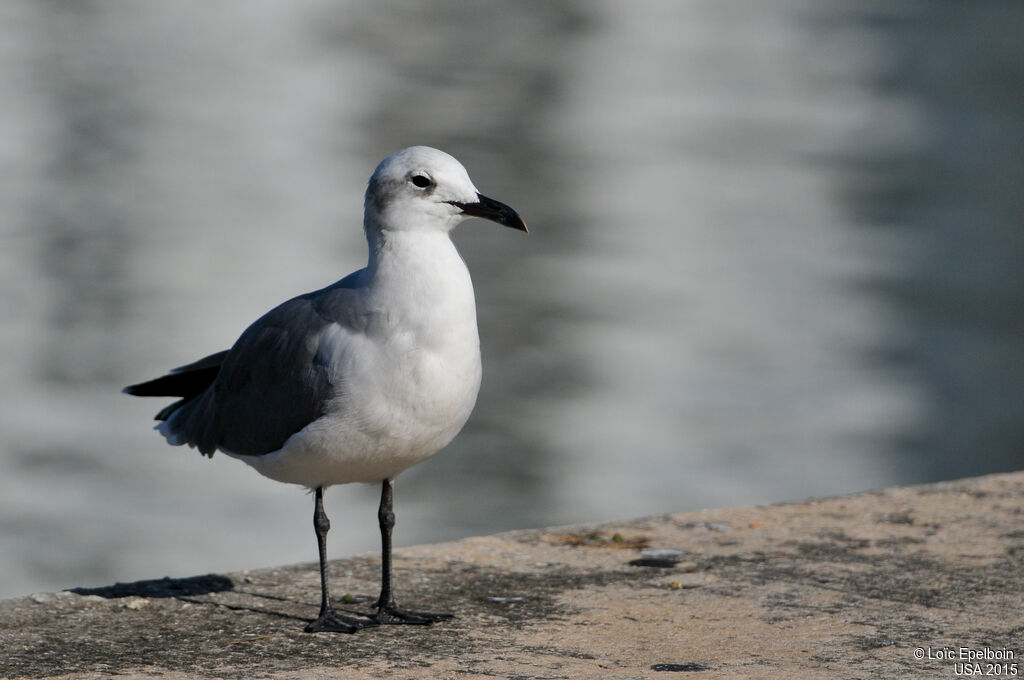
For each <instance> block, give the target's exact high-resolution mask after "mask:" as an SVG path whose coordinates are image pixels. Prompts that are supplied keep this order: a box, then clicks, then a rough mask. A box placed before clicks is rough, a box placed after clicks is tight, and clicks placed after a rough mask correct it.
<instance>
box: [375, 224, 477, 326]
mask: <svg viewBox="0 0 1024 680" xmlns="http://www.w3.org/2000/svg"><path fill="white" fill-rule="evenodd" d="M367 239H368V241H369V243H370V258H369V262H368V263H367V267H366V272H367V278H368V291H367V293H368V295H369V299H370V301H371V304H372V305H373V306H379V307H381V308H385V309H387V310H388V311H389V313H390V314H393V315H394V316H395V319H396V320H397V319H406V320H409V319H413V318H415V319H419V320H421V322H425V323H429V324H430V325H437V326H442V327H443V326H444V325H446V324H453V325H456V326H463V325H465V324H471V325H472V327H473V331H474V334H475V331H476V302H475V300H474V297H473V282H472V280H471V279H470V277H469V270H468V269H467V268H466V264H465V262H464V261H463V260H462V256H460V255H459V251H458V250H456V248H455V244H454V243H452V240H451V237H450V236H449V234H448V232H445V231H441V230H433V231H398V230H374V231H373V232H371V231H370V230H367ZM428 320H429V321H428Z"/></svg>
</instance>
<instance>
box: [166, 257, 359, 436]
mask: <svg viewBox="0 0 1024 680" xmlns="http://www.w3.org/2000/svg"><path fill="white" fill-rule="evenodd" d="M361 274H362V272H356V273H355V274H353V275H350V276H348V277H346V278H344V279H342V280H341V281H339V282H338V283H336V284H334V285H332V286H329V287H327V288H324V289H322V290H319V291H316V292H313V293H308V294H306V295H300V296H299V297H296V298H292V299H291V300H288V301H287V302H285V303H283V304H281V305H278V306H277V307H275V308H274V309H272V310H270V311H269V312H267V313H266V314H264V315H263V316H262V317H260V318H259V319H258V320H256V322H255V323H253V324H252V325H251V326H249V327H248V328H247V329H246V330H245V332H244V333H242V335H241V337H239V338H238V341H237V342H235V344H234V346H233V347H232V348H231V349H230V350H228V351H227V353H226V354H223V353H222V354H221V355H212V356H211V357H210V359H212V358H214V357H217V358H220V357H221V356H222V357H223V359H222V362H221V363H220V368H219V370H218V371H217V373H216V377H215V378H213V380H212V382H211V383H210V384H209V385H208V386H207V387H206V388H205V389H204V390H203V391H202V392H199V393H198V394H195V396H193V397H191V398H187V397H186V398H185V399H182V400H181V401H179V402H176V403H175V404H172V405H171V406H169V407H167V408H165V409H164V410H163V411H161V412H160V414H159V415H158V418H160V416H163V418H162V419H165V420H166V425H164V426H162V430H163V431H164V434H165V435H166V436H167V439H168V441H170V442H171V443H173V444H188V445H189V446H193V447H195V448H197V449H199V450H200V451H201V452H202V453H203V454H205V455H208V456H212V455H213V452H214V451H215V450H216V449H218V448H220V449H223V450H226V451H230V452H231V453H234V454H242V455H250V456H259V455H263V454H266V453H270V452H271V451H276V450H277V449H279V448H281V446H282V445H283V444H284V442H285V440H287V439H288V438H289V437H290V436H292V435H293V434H295V433H296V432H298V431H299V430H301V429H302V428H304V427H306V425H308V424H309V423H311V422H313V421H314V420H316V419H317V418H319V417H320V416H322V415H323V414H324V409H325V407H326V404H327V402H328V401H329V400H330V398H331V397H332V396H333V395H334V393H335V388H336V386H335V384H334V382H335V377H336V376H335V372H334V371H333V370H332V367H331V366H330V361H331V359H332V356H333V353H332V352H326V351H324V352H322V351H321V347H320V338H321V331H323V329H324V328H325V327H326V326H328V325H330V324H339V325H340V326H342V327H343V328H345V329H346V330H348V331H350V332H360V331H362V330H365V324H366V314H365V313H364V310H363V309H362V298H361V297H360V296H359V295H358V292H357V291H356V290H355V288H356V287H357V286H358V283H359V281H360V278H361V277H360V275H361ZM203 361H206V360H201V361H200V362H196V364H192V365H190V366H196V365H199V366H200V369H201V370H209V368H208V366H206V365H203V363H202V362H203ZM187 368H189V367H183V368H182V369H179V371H181V370H184V369H187ZM171 375H172V376H173V375H176V374H175V373H172V374H171ZM158 380H161V379H158ZM153 382H156V381H153Z"/></svg>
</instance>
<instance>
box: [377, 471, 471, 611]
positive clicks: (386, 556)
mask: <svg viewBox="0 0 1024 680" xmlns="http://www.w3.org/2000/svg"><path fill="white" fill-rule="evenodd" d="M377 519H378V520H379V521H380V569H381V573H380V597H379V598H377V612H376V613H375V614H373V615H371V617H370V618H371V619H373V620H374V621H377V622H378V623H390V624H397V623H405V624H413V625H420V626H424V625H427V624H430V623H434V622H435V621H445V620H447V619H450V618H452V615H451V614H430V613H428V612H412V611H407V610H404V609H400V608H399V607H398V604H397V603H396V602H395V595H394V593H393V592H392V591H391V531H392V530H393V529H394V528H395V511H394V508H393V507H392V490H391V480H390V479H385V480H384V484H383V486H382V487H381V492H380V509H379V510H378V511H377Z"/></svg>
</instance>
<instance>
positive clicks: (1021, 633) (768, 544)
mask: <svg viewBox="0 0 1024 680" xmlns="http://www.w3.org/2000/svg"><path fill="white" fill-rule="evenodd" d="M311 542H312V537H311ZM657 551H679V552H680V553H681V554H677V553H673V552H657ZM1022 567H1024V474H1021V473H1018V474H1007V475H994V476H989V477H981V478H977V479H969V480H963V481H958V482H950V483H942V484H935V485H930V486H920V487H913V488H894V489H887V490H884V491H877V492H869V493H864V494H859V495H855V496H847V497H840V498H829V499H824V500H810V501H805V502H799V503H785V504H781V505H771V506H766V507H753V508H733V509H725V510H708V511H703V512H696V513H688V514H679V515H666V516H661V517H651V518H646V519H640V520H635V521H629V522H621V523H614V524H605V525H600V526H587V527H573V528H569V529H551V530H544V531H523V532H515V533H509V534H502V535H498V536H488V537H483V538H471V539H466V540H463V541H458V542H455V543H447V544H442V545H427V546H420V547H416V548H411V549H406V550H400V551H398V553H397V555H396V568H397V572H396V576H397V579H398V581H397V585H398V589H399V590H398V595H399V599H400V601H401V602H404V603H406V604H408V605H411V606H413V607H415V606H417V605H425V606H428V607H429V608H430V609H433V610H435V611H436V610H441V611H451V612H454V613H455V614H456V618H455V619H454V620H452V621H448V622H444V623H440V624H436V625H434V626H431V627H414V626H389V627H382V628H374V629H366V630H363V631H360V632H359V633H357V634H355V635H337V634H314V635H309V634H304V633H303V632H302V627H303V625H304V624H305V622H306V621H308V620H309V619H311V618H312V617H313V616H314V615H315V613H316V608H317V601H318V581H317V573H316V569H315V568H314V565H313V564H303V565H297V566H290V567H282V568H279V569H271V570H264V571H252V572H247V573H246V572H243V573H239V574H226V575H209V576H203V577H196V578H192V579H179V580H167V579H165V580H157V581H145V582H139V583H130V584H118V585H115V586H111V587H108V588H99V589H92V590H86V589H78V591H77V592H62V593H56V594H36V595H32V596H29V597H24V598H19V599H15V600H8V601H5V602H2V603H0V675H2V676H3V677H6V678H23V677H33V678H43V677H45V678H53V677H62V678H107V677H111V676H114V675H117V676H118V677H120V678H151V677H161V678H166V679H167V680H174V679H178V678H263V677H271V678H380V677H389V678H477V677H500V678H671V677H679V678H687V679H694V680H696V679H698V678H818V677H820V678H892V677H902V678H953V677H958V676H960V675H964V674H965V672H966V670H968V669H965V668H964V667H962V666H957V665H956V664H958V663H964V661H963V660H961V659H959V658H955V659H944V658H943V659H936V658H931V659H929V658H927V657H929V656H931V657H936V656H941V655H946V654H953V655H954V656H958V655H959V654H960V651H959V650H960V648H961V647H966V648H970V649H977V650H984V649H985V648H988V649H989V650H990V651H991V653H992V654H995V655H1002V656H1006V655H1007V654H1008V653H1012V654H1013V655H1014V656H1015V657H1017V658H1013V659H1010V660H1008V661H1006V660H999V661H996V660H993V659H990V660H980V666H979V669H980V671H987V672H988V674H989V675H990V676H991V675H999V676H1002V677H1007V676H1009V677H1013V676H1015V675H1022V674H1024V665H1022V666H1020V667H1015V668H1016V670H1015V671H1012V670H1010V666H1005V667H1000V668H996V665H997V664H998V665H1000V666H1001V665H1002V664H1003V663H1010V664H1013V663H1017V662H1018V658H1019V656H1020V654H1022V653H1024V577H1022ZM377 570H378V558H377V556H376V555H367V556H359V557H352V558H348V559H343V560H338V561H335V562H332V563H331V573H332V578H333V584H334V588H335V589H336V594H337V595H338V596H339V598H340V596H342V595H343V594H346V593H348V596H347V597H346V598H345V599H346V600H347V602H344V603H342V602H339V605H340V606H342V607H345V608H348V609H350V610H353V611H354V610H359V609H360V608H365V607H366V604H367V600H370V599H372V597H373V596H374V595H375V594H376V590H377V587H378V582H377V576H378V575H377ZM917 649H922V650H924V651H923V652H917V651H916V650H917ZM947 650H952V651H947ZM922 653H923V654H924V655H925V657H926V658H924V659H919V658H917V655H920V654H922ZM969 670H974V669H973V668H971V669H969ZM978 674H981V673H980V672H979V673H978Z"/></svg>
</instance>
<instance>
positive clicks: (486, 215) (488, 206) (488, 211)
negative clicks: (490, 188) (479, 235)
mask: <svg viewBox="0 0 1024 680" xmlns="http://www.w3.org/2000/svg"><path fill="white" fill-rule="evenodd" d="M476 199H477V200H476V203H459V202H458V201H448V202H449V203H451V204H452V205H454V206H455V207H456V208H459V209H460V210H462V212H463V213H465V214H466V215H469V216H470V217H482V218H483V219H485V220H491V221H492V222H497V223H498V224H503V225H505V226H506V227H512V228H513V229H518V230H519V231H526V222H524V221H523V218H522V217H520V216H519V213H517V212H516V211H515V210H513V209H512V208H510V207H508V206H507V205H505V204H504V203H502V202H501V201H495V200H494V199H493V198H487V197H486V196H484V195H483V194H477V195H476Z"/></svg>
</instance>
